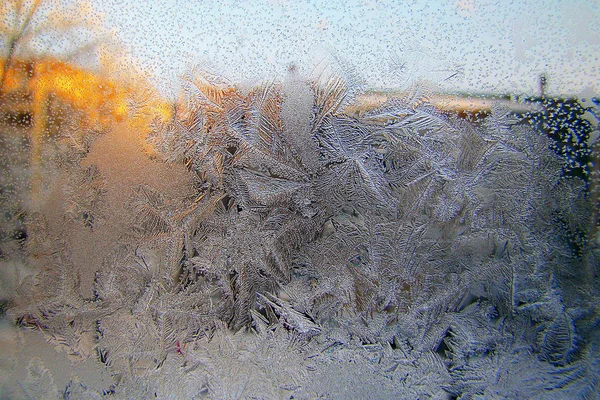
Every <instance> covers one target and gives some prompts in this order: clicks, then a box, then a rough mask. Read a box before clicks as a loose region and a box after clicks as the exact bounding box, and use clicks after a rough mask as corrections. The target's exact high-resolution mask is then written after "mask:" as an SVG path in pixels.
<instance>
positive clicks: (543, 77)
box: [540, 74, 548, 98]
mask: <svg viewBox="0 0 600 400" xmlns="http://www.w3.org/2000/svg"><path fill="white" fill-rule="evenodd" d="M547 84H548V78H547V77H546V74H542V75H540V96H541V97H542V98H545V97H546V85H547Z"/></svg>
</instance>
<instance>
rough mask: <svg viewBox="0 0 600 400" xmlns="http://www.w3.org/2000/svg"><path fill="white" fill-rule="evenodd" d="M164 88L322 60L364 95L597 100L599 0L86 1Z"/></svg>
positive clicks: (303, 68) (255, 76)
mask: <svg viewBox="0 0 600 400" xmlns="http://www.w3.org/2000/svg"><path fill="white" fill-rule="evenodd" d="M92 4H93V6H94V8H95V9H96V10H97V11H98V12H99V13H101V15H102V18H103V21H104V24H105V25H106V26H107V27H108V28H109V29H110V30H111V31H112V32H113V33H114V35H116V36H117V37H118V39H119V41H120V42H121V43H122V45H123V46H124V47H125V48H126V49H127V50H128V51H129V52H130V53H131V56H132V57H133V59H134V60H135V62H136V63H138V64H139V66H140V67H141V68H142V69H143V70H144V71H146V72H147V73H149V74H150V76H151V79H152V81H153V82H154V83H155V84H156V85H157V86H159V87H160V88H161V90H163V91H169V90H174V88H176V87H177V84H176V82H178V81H180V79H181V77H182V76H184V75H185V73H186V72H189V71H190V70H191V69H192V68H193V67H200V68H203V69H207V70H209V71H211V72H213V73H216V74H218V75H220V76H223V77H225V78H227V79H229V80H231V81H233V82H245V81H257V80H265V79H272V78H278V77H282V76H284V75H285V73H286V71H287V70H288V68H289V66H290V65H292V64H293V65H295V66H296V67H297V68H298V70H299V71H300V72H301V73H302V74H304V75H307V76H309V75H310V74H311V73H312V71H314V70H315V68H318V66H319V65H323V64H327V65H330V66H331V67H332V68H334V69H336V70H338V71H340V73H341V74H342V75H344V74H347V75H348V76H356V77H358V78H359V79H358V80H357V82H358V83H360V84H361V85H364V86H365V87H367V88H382V89H402V88H406V87H407V86H408V85H410V84H411V83H412V82H415V81H422V80H425V81H427V82H431V83H432V84H434V85H436V86H437V87H438V88H439V89H440V90H443V91H459V90H460V91H468V92H472V93H482V92H493V93H514V94H536V93H538V92H539V83H538V82H539V76H540V74H542V73H544V74H546V75H547V77H548V93H549V94H563V95H580V96H585V95H587V96H589V95H591V94H597V93H599V92H600V90H599V89H600V60H599V57H600V24H597V23H595V21H598V20H600V2H599V1H597V0H573V1H559V0H521V1H516V0H515V1H504V0H496V1H491V0H447V1H442V0H438V1H432V0H429V1H421V0H415V1H349V0H340V1H338V0H330V1H322V2H321V1H307V2H302V1H292V0H289V1H288V0H259V1H231V0H215V1H208V0H207V1H176V0H155V1H136V0H92Z"/></svg>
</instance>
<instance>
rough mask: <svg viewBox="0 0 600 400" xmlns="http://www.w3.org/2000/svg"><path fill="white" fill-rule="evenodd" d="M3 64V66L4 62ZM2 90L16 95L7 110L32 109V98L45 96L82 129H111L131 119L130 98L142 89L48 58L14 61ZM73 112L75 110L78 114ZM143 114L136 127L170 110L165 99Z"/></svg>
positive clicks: (6, 101)
mask: <svg viewBox="0 0 600 400" xmlns="http://www.w3.org/2000/svg"><path fill="white" fill-rule="evenodd" d="M0 67H2V68H3V65H2V61H0ZM2 90H3V93H4V94H7V95H8V94H11V93H15V94H16V96H17V97H15V96H13V98H12V100H8V99H9V97H8V96H7V97H6V98H5V103H7V104H3V105H2V111H4V112H6V111H9V112H10V110H11V109H14V110H15V111H16V110H17V108H18V109H19V110H20V111H25V112H32V111H33V108H34V107H35V105H34V104H32V101H35V100H32V99H35V98H37V99H45V100H43V101H51V102H54V103H55V108H54V109H55V112H59V113H62V114H65V115H67V114H68V115H69V116H70V117H71V118H76V120H77V123H78V125H79V126H80V127H81V128H109V127H110V126H111V124H113V123H115V122H121V121H127V120H128V116H129V114H130V111H131V110H130V107H129V106H128V99H129V98H131V97H133V95H134V93H136V92H137V91H138V90H142V89H141V88H138V87H131V86H126V85H122V84H117V83H116V82H114V81H111V80H109V79H106V78H104V77H102V76H100V75H98V74H95V73H93V72H90V71H86V70H84V69H81V68H78V67H76V66H73V65H70V64H67V63H64V62H61V61H58V60H55V59H48V58H46V59H39V60H32V61H27V60H15V61H13V62H12V65H11V67H10V69H9V71H8V73H7V76H6V81H5V84H4V88H2ZM9 103H11V104H9ZM17 104H19V106H17ZM23 104H25V106H23ZM27 104H28V105H27ZM57 110H58V111H57ZM72 111H76V117H75V116H74V115H75V114H73V112H72ZM143 115H144V118H141V120H140V118H139V115H138V116H137V118H138V120H137V121H136V122H135V125H136V126H137V127H140V128H141V127H143V126H145V125H146V124H147V123H148V122H149V121H150V120H151V119H152V118H154V117H156V116H158V117H159V118H162V119H165V118H168V117H170V111H169V107H168V105H166V104H165V103H164V102H162V101H160V100H154V101H153V102H151V103H150V104H145V105H144V112H143ZM130 122H131V121H130Z"/></svg>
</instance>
